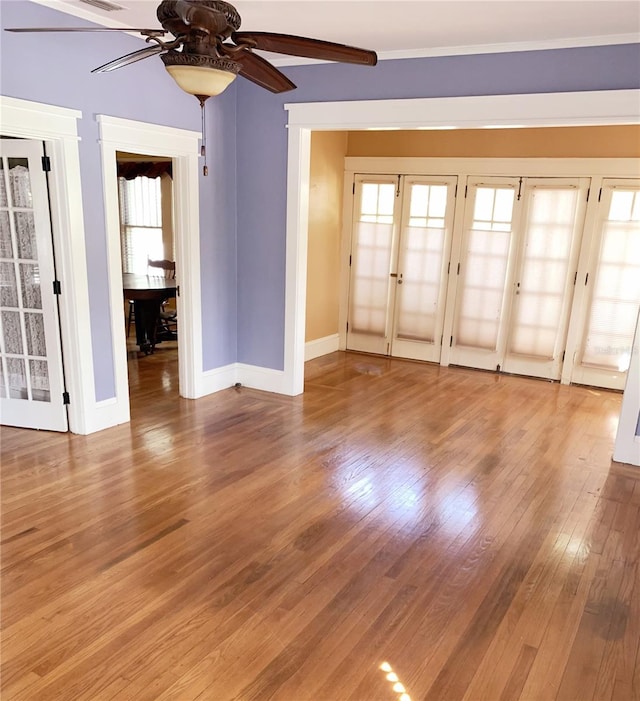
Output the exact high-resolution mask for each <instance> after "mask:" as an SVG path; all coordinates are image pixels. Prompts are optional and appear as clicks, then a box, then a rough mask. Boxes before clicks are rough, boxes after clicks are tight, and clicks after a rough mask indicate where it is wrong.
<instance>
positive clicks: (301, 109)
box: [282, 90, 640, 395]
mask: <svg viewBox="0 0 640 701" xmlns="http://www.w3.org/2000/svg"><path fill="white" fill-rule="evenodd" d="M284 108H285V110H287V111H288V113H289V114H288V117H289V118H288V129H289V137H288V175H287V223H286V281H285V338H284V372H283V378H282V387H283V392H284V393H285V394H291V395H296V394H300V393H302V391H303V388H304V351H305V344H304V333H305V307H306V285H307V280H306V277H307V236H308V222H309V167H310V155H311V132H312V131H314V130H316V131H348V130H356V129H442V128H454V129H455V128H464V129H482V128H490V127H493V128H495V127H498V126H501V127H551V126H594V125H605V124H639V123H640V90H606V91H592V92H572V93H540V94H532V95H484V96H477V97H476V96H474V97H449V98H417V99H408V100H360V101H353V102H313V103H298V104H292V103H289V104H285V105H284Z"/></svg>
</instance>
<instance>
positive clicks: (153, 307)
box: [122, 273, 177, 355]
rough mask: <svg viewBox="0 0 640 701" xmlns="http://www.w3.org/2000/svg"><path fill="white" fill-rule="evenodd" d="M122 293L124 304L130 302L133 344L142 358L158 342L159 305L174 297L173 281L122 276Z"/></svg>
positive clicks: (156, 277) (152, 277)
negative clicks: (135, 344)
mask: <svg viewBox="0 0 640 701" xmlns="http://www.w3.org/2000/svg"><path fill="white" fill-rule="evenodd" d="M122 292H123V295H124V299H125V300H129V301H132V302H133V312H134V316H135V326H136V343H137V344H138V346H139V348H140V350H141V351H142V352H143V353H145V355H149V354H150V353H153V351H154V350H155V347H156V343H158V342H159V339H158V322H159V320H160V312H161V311H162V304H163V302H165V301H166V300H167V299H170V298H173V297H175V296H176V293H177V285H176V281H175V279H171V278H166V277H164V276H162V275H136V274H135V273H123V275H122Z"/></svg>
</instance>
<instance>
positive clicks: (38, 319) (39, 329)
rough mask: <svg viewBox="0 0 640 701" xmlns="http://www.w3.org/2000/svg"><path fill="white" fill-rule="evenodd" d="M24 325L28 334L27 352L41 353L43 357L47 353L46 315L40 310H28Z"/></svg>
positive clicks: (32, 353)
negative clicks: (39, 311) (40, 312)
mask: <svg viewBox="0 0 640 701" xmlns="http://www.w3.org/2000/svg"><path fill="white" fill-rule="evenodd" d="M24 325H25V331H26V334H27V353H28V354H29V355H39V356H41V357H43V358H45V357H46V355H47V345H46V343H45V336H44V317H43V315H42V314H39V313H38V312H26V313H25V315H24Z"/></svg>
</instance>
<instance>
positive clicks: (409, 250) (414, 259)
mask: <svg viewBox="0 0 640 701" xmlns="http://www.w3.org/2000/svg"><path fill="white" fill-rule="evenodd" d="M447 189H448V188H447V186H446V185H422V184H415V183H414V184H412V185H411V190H410V197H411V199H410V206H409V212H410V216H409V226H407V227H405V228H404V230H403V231H402V237H401V248H400V264H399V271H400V272H401V273H402V282H403V284H402V285H400V286H398V290H397V295H398V308H397V315H398V316H397V320H396V336H397V337H398V338H406V339H412V340H420V341H427V342H430V343H433V341H434V334H435V325H436V319H437V311H438V309H437V307H438V299H439V296H440V283H441V276H442V256H443V251H444V243H445V233H446V230H445V219H444V216H445V209H446V203H447Z"/></svg>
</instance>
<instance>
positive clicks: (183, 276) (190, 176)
mask: <svg viewBox="0 0 640 701" xmlns="http://www.w3.org/2000/svg"><path fill="white" fill-rule="evenodd" d="M98 124H99V127H100V145H101V148H102V173H103V187H104V205H105V207H104V209H105V228H106V235H107V264H108V275H109V300H110V308H111V338H112V343H113V348H112V352H113V358H114V375H115V386H116V397H115V401H114V403H113V407H112V421H113V423H114V424H115V423H124V422H126V421H129V418H130V411H129V379H128V370H127V344H126V332H125V324H124V311H123V297H122V253H121V247H120V215H119V205H118V175H117V167H116V151H128V152H133V153H136V154H138V153H139V154H141V155H144V156H151V157H153V156H170V157H171V158H172V159H173V202H174V236H175V238H174V241H175V248H176V268H177V270H178V285H179V287H180V294H179V296H178V297H177V298H176V304H177V311H178V316H179V319H180V344H179V351H178V374H179V383H180V396H182V397H187V398H196V397H199V396H202V393H203V392H202V390H201V384H202V315H201V294H200V207H199V187H200V185H199V179H198V175H199V169H198V145H199V139H200V133H199V132H195V131H188V130H186V129H177V128H175V127H165V126H160V125H157V124H147V123H145V122H138V121H134V120H130V119H121V118H119V117H109V116H107V115H98Z"/></svg>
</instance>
